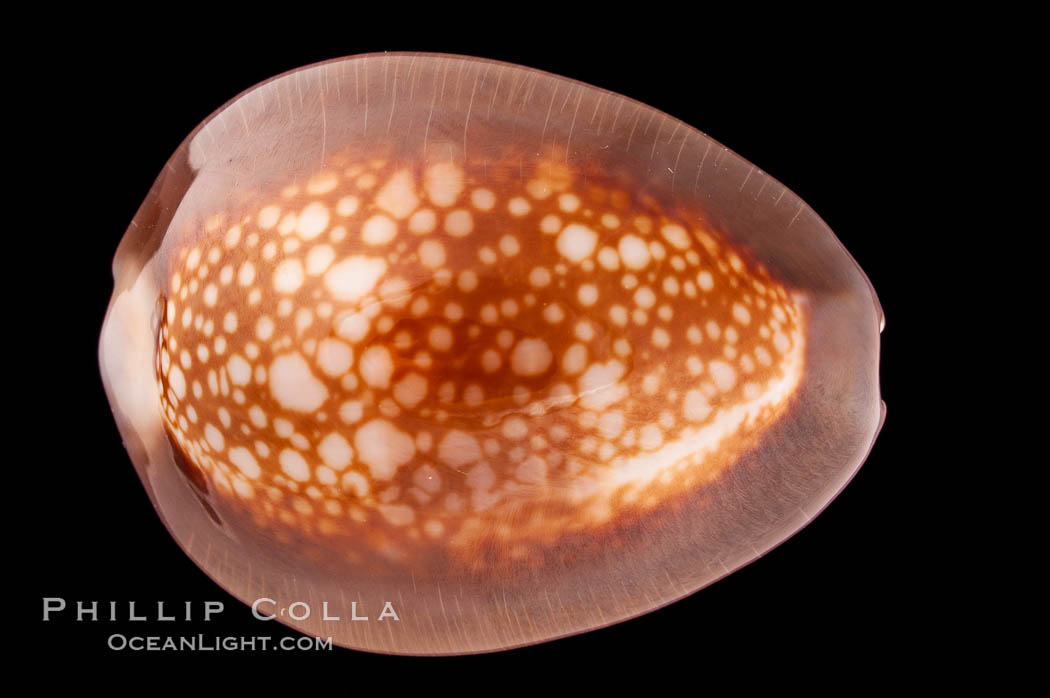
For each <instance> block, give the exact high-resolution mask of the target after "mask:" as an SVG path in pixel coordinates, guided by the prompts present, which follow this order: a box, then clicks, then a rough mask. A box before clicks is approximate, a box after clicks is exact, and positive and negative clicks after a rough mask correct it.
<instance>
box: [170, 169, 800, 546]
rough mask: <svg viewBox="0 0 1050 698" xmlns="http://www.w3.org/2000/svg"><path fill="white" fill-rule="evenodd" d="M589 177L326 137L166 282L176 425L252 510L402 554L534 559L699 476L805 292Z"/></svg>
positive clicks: (184, 444)
mask: <svg viewBox="0 0 1050 698" xmlns="http://www.w3.org/2000/svg"><path fill="white" fill-rule="evenodd" d="M600 181H601V180H600V179H596V178H592V177H588V176H587V173H582V172H577V171H572V170H570V169H569V168H568V167H567V166H566V165H564V164H563V161H561V160H559V159H558V158H557V157H554V158H551V159H544V160H539V161H537V160H534V159H533V160H530V159H527V158H526V157H525V156H524V155H523V154H518V153H507V154H505V156H504V157H502V158H501V159H498V160H497V161H496V162H495V164H494V163H493V160H492V159H491V158H488V159H486V162H485V165H484V166H483V167H482V166H476V165H475V164H472V163H470V162H467V163H466V164H465V165H463V164H462V163H460V164H456V165H453V164H451V163H450V164H446V165H441V164H439V165H433V164H430V165H426V166H424V165H421V164H412V163H405V162H398V161H394V160H393V159H384V158H367V159H362V158H355V157H354V156H353V155H351V154H349V153H341V154H339V155H336V156H335V157H333V158H332V159H331V160H330V162H329V163H328V164H327V166H326V168H325V169H323V170H321V171H318V172H317V173H315V174H314V175H313V176H312V177H311V178H310V179H308V180H306V181H301V182H296V183H289V185H288V186H287V187H286V188H285V189H284V190H283V191H282V192H281V193H280V194H279V195H278V196H275V197H273V198H272V199H268V200H260V201H256V202H254V203H253V204H252V205H251V206H249V207H247V208H244V209H243V210H242V211H238V212H231V211H219V212H216V215H215V216H214V217H212V218H211V219H209V221H208V222H207V224H206V225H205V226H204V227H203V229H202V230H200V231H197V234H196V235H191V236H188V237H187V239H188V240H190V242H189V243H188V244H186V245H185V246H183V247H181V248H180V249H178V250H177V253H176V255H175V256H174V261H173V262H172V266H171V269H170V274H169V287H168V296H167V298H166V312H165V314H164V319H163V322H162V324H161V329H160V332H159V340H158V341H159V342H160V346H159V348H158V349H159V350H158V352H157V376H158V380H159V382H160V385H161V392H162V395H163V409H164V413H165V416H166V423H167V428H168V430H169V432H170V434H171V436H172V438H173V440H174V442H175V443H177V444H178V447H179V448H180V449H181V450H182V451H183V452H184V455H185V456H186V458H187V460H188V461H189V462H190V463H192V464H193V465H194V466H196V467H197V468H199V470H200V471H201V472H202V473H204V476H205V478H206V479H207V480H208V481H209V482H210V483H212V484H213V485H214V486H215V489H216V491H217V492H219V493H220V494H222V495H224V496H226V497H227V498H229V499H231V500H232V501H235V502H240V503H241V505H243V506H244V507H246V508H247V509H249V510H250V511H251V512H252V515H253V516H254V517H255V519H256V521H257V522H258V523H259V524H260V525H264V526H271V525H272V526H285V527H290V528H293V529H295V530H297V531H299V532H301V533H302V534H305V535H321V536H348V537H353V538H356V539H358V540H363V541H365V543H366V544H368V545H372V546H373V547H374V548H375V549H376V550H378V551H380V552H387V553H389V554H390V555H391V556H394V557H397V556H401V557H406V556H408V555H410V551H412V550H414V549H422V548H425V547H427V546H439V547H443V548H446V549H449V550H451V551H453V553H454V552H455V551H456V550H463V551H467V550H469V549H471V548H475V549H476V546H477V545H478V544H481V543H484V542H485V541H503V542H505V543H507V545H504V546H501V548H500V549H501V550H503V551H505V554H509V555H517V556H521V557H525V556H527V555H528V554H529V549H530V546H531V545H535V544H541V543H543V542H549V541H551V540H554V539H557V538H558V537H559V536H561V535H565V534H566V533H568V532H572V531H585V530H588V529H590V528H594V527H600V526H604V525H606V524H608V523H609V522H610V521H612V520H614V519H615V518H616V517H618V516H620V515H621V514H625V513H628V512H632V511H633V512H638V511H644V510H648V509H651V508H652V507H655V506H658V505H660V504H661V502H664V501H666V500H667V499H668V498H670V497H672V496H673V495H674V494H675V493H678V492H682V491H684V490H687V489H689V488H693V487H697V486H701V485H702V484H703V483H704V482H709V481H710V480H712V479H713V478H715V477H717V476H718V475H719V473H720V472H722V470H723V469H724V468H725V467H727V466H728V465H730V464H732V462H733V461H734V459H735V458H736V456H738V455H739V453H740V452H741V450H742V449H744V448H746V447H747V446H748V444H750V443H752V442H753V439H754V438H755V436H756V435H757V434H758V433H759V432H760V431H761V429H762V427H763V426H764V425H766V424H768V423H769V422H771V421H772V420H774V419H775V418H776V417H777V416H779V415H780V414H781V413H782V412H783V410H784V409H785V407H786V405H787V402H788V400H789V398H790V397H791V395H792V392H793V391H794V389H795V387H796V386H797V384H798V382H799V379H800V378H801V372H802V356H803V353H804V341H803V340H804V338H803V336H802V333H801V327H802V326H803V323H802V317H801V314H802V312H803V311H802V307H801V304H800V302H798V301H796V300H795V299H793V298H792V297H791V296H790V295H789V294H788V293H787V291H786V290H785V288H784V287H783V286H782V285H780V284H779V283H778V282H777V281H776V280H774V279H772V278H770V276H769V274H768V273H767V272H766V270H765V269H764V268H763V267H762V266H761V265H760V264H757V263H755V262H754V261H752V260H749V259H748V258H747V255H746V253H745V252H744V251H742V250H734V249H732V248H731V247H729V246H727V245H726V243H725V242H724V241H723V239H722V238H721V236H719V235H718V234H717V232H716V231H713V230H710V229H707V228H706V227H705V226H704V224H703V223H702V222H701V219H700V218H699V217H697V216H695V215H693V216H689V215H687V214H688V212H685V214H683V212H681V211H675V212H667V211H663V210H661V208H660V207H659V205H658V204H657V203H656V202H655V201H653V200H650V199H647V198H646V197H645V196H644V195H643V194H638V193H635V192H629V191H624V190H620V189H608V188H605V187H604V186H602V185H600V184H598V183H596V182H600ZM457 182H459V183H460V184H461V186H460V185H457ZM377 216H382V217H384V218H377ZM431 224H432V226H431ZM348 260H351V261H348ZM340 265H342V266H340ZM339 269H343V270H348V271H346V273H339ZM333 270H336V271H333ZM307 369H308V370H307ZM509 517H513V520H514V521H515V524H514V525H513V526H511V525H510V524H509V523H508V522H509V521H510V520H511V519H510V518H509ZM497 524H498V525H497ZM463 556H464V557H466V556H467V553H466V552H464V553H463Z"/></svg>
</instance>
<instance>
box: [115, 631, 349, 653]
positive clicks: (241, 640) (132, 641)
mask: <svg viewBox="0 0 1050 698" xmlns="http://www.w3.org/2000/svg"><path fill="white" fill-rule="evenodd" d="M107 645H108V646H109V648H110V649H111V650H118V651H131V652H165V651H176V652H223V651H224V652H230V651H235V652H254V651H257V650H259V651H266V650H284V651H311V650H331V649H332V638H330V637H326V638H322V637H307V636H303V637H276V638H275V637H269V636H261V637H245V636H236V635H227V636H222V635H203V634H202V635H189V636H180V637H174V636H170V635H169V636H158V635H150V636H144V635H122V634H120V633H114V634H113V635H110V636H109V639H108V640H107Z"/></svg>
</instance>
